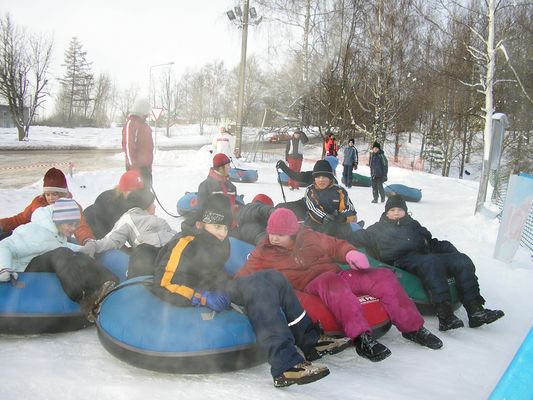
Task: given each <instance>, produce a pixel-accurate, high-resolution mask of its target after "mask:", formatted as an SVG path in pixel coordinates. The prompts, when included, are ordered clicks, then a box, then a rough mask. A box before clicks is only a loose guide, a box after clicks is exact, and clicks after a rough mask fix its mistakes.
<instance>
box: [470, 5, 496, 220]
mask: <svg viewBox="0 0 533 400" xmlns="http://www.w3.org/2000/svg"><path fill="white" fill-rule="evenodd" d="M494 8H495V6H494V0H489V1H488V9H487V14H488V30H489V32H488V38H487V42H486V45H487V59H488V61H487V74H486V77H485V129H484V132H483V139H484V146H483V164H482V168H481V177H480V180H479V191H478V195H477V200H476V208H475V210H474V214H475V213H477V212H478V211H480V210H481V207H482V206H483V204H484V203H485V199H486V198H487V187H488V184H489V161H490V160H489V155H490V147H491V144H492V113H493V109H494V99H493V90H492V88H493V85H494V67H495V58H496V52H495V50H494V36H495V29H496V28H495V20H494Z"/></svg>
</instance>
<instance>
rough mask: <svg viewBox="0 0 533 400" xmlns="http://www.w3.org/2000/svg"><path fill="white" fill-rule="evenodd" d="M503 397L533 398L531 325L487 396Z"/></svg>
mask: <svg viewBox="0 0 533 400" xmlns="http://www.w3.org/2000/svg"><path fill="white" fill-rule="evenodd" d="M503 399H512V400H531V399H533V327H532V328H531V329H530V330H529V333H528V335H527V336H526V338H525V339H524V341H523V342H522V345H521V346H520V348H519V349H518V351H517V352H516V354H515V356H514V358H513V360H512V361H511V363H510V364H509V366H508V367H507V370H506V371H505V372H504V374H503V375H502V377H501V379H500V381H499V382H498V384H497V385H496V387H495V388H494V391H493V392H492V394H491V395H490V397H489V400H503Z"/></svg>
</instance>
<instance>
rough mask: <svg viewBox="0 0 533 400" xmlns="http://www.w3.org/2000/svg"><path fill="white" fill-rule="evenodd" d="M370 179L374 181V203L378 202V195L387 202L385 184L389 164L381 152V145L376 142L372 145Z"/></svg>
mask: <svg viewBox="0 0 533 400" xmlns="http://www.w3.org/2000/svg"><path fill="white" fill-rule="evenodd" d="M369 164H370V178H371V181H372V196H373V198H374V199H373V200H372V203H377V202H378V194H379V196H380V197H381V202H382V203H383V202H385V190H384V189H383V183H384V182H387V173H388V171H389V163H388V161H387V157H385V153H383V150H381V145H380V144H379V143H378V142H374V144H373V145H372V152H371V153H370V160H369Z"/></svg>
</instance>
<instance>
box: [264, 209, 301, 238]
mask: <svg viewBox="0 0 533 400" xmlns="http://www.w3.org/2000/svg"><path fill="white" fill-rule="evenodd" d="M299 230H300V224H299V223H298V218H296V214H294V213H293V212H292V211H291V210H289V209H288V208H278V209H277V210H276V211H274V212H273V213H272V214H270V218H269V219H268V223H267V233H269V234H274V235H294V234H295V233H296V232H298V231H299Z"/></svg>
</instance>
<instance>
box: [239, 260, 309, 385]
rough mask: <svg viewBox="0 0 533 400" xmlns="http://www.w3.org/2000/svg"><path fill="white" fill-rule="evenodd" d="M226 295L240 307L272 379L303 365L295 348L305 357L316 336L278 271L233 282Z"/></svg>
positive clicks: (262, 273)
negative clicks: (265, 358)
mask: <svg viewBox="0 0 533 400" xmlns="http://www.w3.org/2000/svg"><path fill="white" fill-rule="evenodd" d="M229 292H230V296H231V300H232V301H233V302H234V303H236V304H240V305H242V306H244V308H245V313H246V315H247V316H248V318H249V319H250V323H251V324H252V327H253V328H254V331H255V335H256V337H257V342H258V343H259V345H260V346H261V347H262V348H263V349H264V350H265V351H266V354H267V359H268V362H269V364H270V372H271V373H272V376H274V377H276V376H279V375H281V374H282V373H283V372H285V371H286V370H288V369H290V368H292V367H294V366H295V365H296V364H299V363H301V362H302V361H304V358H303V357H302V356H301V355H300V353H298V351H297V349H296V347H295V345H296V346H298V347H299V348H300V349H301V350H302V352H303V353H304V354H306V353H307V352H308V351H309V350H311V349H312V348H313V347H314V346H315V345H316V343H317V341H318V338H319V332H318V330H317V329H316V328H315V326H314V324H313V322H312V321H311V319H310V318H309V316H308V315H307V314H306V312H305V311H304V309H303V308H302V306H301V304H300V302H299V300H298V298H297V297H296V294H295V293H294V290H293V289H292V287H291V285H290V283H289V281H288V280H287V278H285V277H284V276H283V275H282V274H281V273H279V272H278V271H274V270H265V271H260V272H256V273H255V274H253V275H248V276H244V277H239V278H235V279H234V280H233V281H232V282H231V285H230V289H229Z"/></svg>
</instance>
